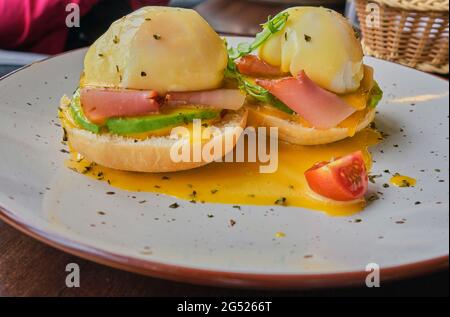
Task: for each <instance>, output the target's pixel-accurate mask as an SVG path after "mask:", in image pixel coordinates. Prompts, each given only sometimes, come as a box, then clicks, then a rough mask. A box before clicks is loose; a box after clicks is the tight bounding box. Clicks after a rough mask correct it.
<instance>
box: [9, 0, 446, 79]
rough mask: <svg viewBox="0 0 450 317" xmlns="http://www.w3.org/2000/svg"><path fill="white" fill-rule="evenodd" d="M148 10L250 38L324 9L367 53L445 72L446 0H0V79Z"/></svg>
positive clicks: (80, 44)
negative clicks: (293, 10)
mask: <svg viewBox="0 0 450 317" xmlns="http://www.w3.org/2000/svg"><path fill="white" fill-rule="evenodd" d="M69 3H76V4H78V5H79V8H80V16H81V18H80V25H79V27H67V25H66V17H67V15H68V13H67V12H66V6H67V5H68V4H69ZM374 4H375V5H376V6H375V7H373V5H374ZM146 5H170V6H177V7H185V8H193V9H195V10H197V11H198V12H199V13H200V14H201V15H202V16H203V17H204V18H205V19H206V20H207V21H208V22H209V23H210V24H211V25H212V27H213V28H214V29H215V30H216V31H217V32H219V33H221V34H224V35H240V36H253V35H255V34H256V33H257V32H258V31H259V30H260V24H261V23H263V22H264V21H266V19H267V17H268V16H269V15H274V14H276V13H278V12H279V11H282V10H284V9H286V8H287V7H290V6H297V5H312V6H324V7H328V8H331V9H334V10H336V11H338V12H340V13H342V14H344V15H346V16H347V17H348V18H349V20H350V21H351V22H352V23H353V25H354V26H355V29H357V30H359V31H361V33H362V43H363V47H364V50H365V52H366V54H368V55H372V56H375V57H378V58H382V59H386V60H391V61H394V62H397V63H401V64H404V65H407V66H410V67H414V68H417V69H420V70H423V71H427V72H433V73H439V74H444V75H445V74H448V42H449V41H448V39H449V30H448V21H449V19H448V0H435V1H430V0H414V1H412V0H0V76H1V75H4V74H5V73H8V72H10V71H12V70H13V69H15V68H17V67H18V66H20V65H25V64H28V63H30V62H32V61H34V60H39V59H42V58H45V57H46V56H49V55H54V54H58V53H62V52H64V51H68V50H72V49H77V48H80V47H85V46H89V45H91V44H92V42H94V41H95V40H96V39H97V38H98V37H99V36H100V35H101V34H103V33H104V32H105V31H106V29H107V28H108V27H109V26H110V24H111V23H112V22H113V21H115V20H117V19H118V18H120V17H122V16H124V15H126V14H128V13H130V12H131V11H133V10H136V9H138V8H140V7H142V6H146ZM358 21H363V23H359V22H358ZM368 21H369V22H368ZM371 22H376V23H377V27H375V28H374V27H368V25H367V24H368V23H369V24H370V23H371ZM360 26H361V27H360Z"/></svg>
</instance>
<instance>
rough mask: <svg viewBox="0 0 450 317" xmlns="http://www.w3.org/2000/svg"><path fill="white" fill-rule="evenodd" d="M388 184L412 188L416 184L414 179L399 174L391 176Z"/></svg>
mask: <svg viewBox="0 0 450 317" xmlns="http://www.w3.org/2000/svg"><path fill="white" fill-rule="evenodd" d="M390 182H391V184H393V185H395V186H397V187H414V186H416V184H417V180H416V179H414V178H412V177H409V176H404V175H400V174H395V175H394V176H392V178H391V180H390Z"/></svg>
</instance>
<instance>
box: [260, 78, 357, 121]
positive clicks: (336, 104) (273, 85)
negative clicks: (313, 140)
mask: <svg viewBox="0 0 450 317" xmlns="http://www.w3.org/2000/svg"><path fill="white" fill-rule="evenodd" d="M256 83H257V84H258V85H260V86H262V87H263V88H265V89H267V90H269V91H270V93H272V94H273V95H274V96H275V97H277V98H278V99H280V100H281V101H282V102H284V103H285V104H286V105H287V106H288V107H289V108H291V109H292V110H294V111H295V112H296V113H298V114H299V115H300V116H302V117H303V118H304V119H305V120H306V121H308V122H309V123H311V125H313V126H314V127H316V128H318V129H329V128H334V127H336V126H337V125H338V124H339V123H340V122H342V121H343V120H344V119H346V118H348V117H349V116H350V115H352V114H353V113H354V112H355V111H356V110H355V108H353V107H351V106H350V105H348V104H347V103H345V102H344V101H343V100H342V99H341V98H339V97H338V96H337V95H335V94H333V93H331V92H329V91H327V90H325V89H323V88H321V87H319V86H318V85H317V84H315V83H314V82H313V81H312V80H311V79H309V78H308V76H306V74H305V72H304V71H302V72H301V73H300V74H299V75H298V77H297V78H294V77H289V78H283V79H278V80H266V79H261V80H257V81H256Z"/></svg>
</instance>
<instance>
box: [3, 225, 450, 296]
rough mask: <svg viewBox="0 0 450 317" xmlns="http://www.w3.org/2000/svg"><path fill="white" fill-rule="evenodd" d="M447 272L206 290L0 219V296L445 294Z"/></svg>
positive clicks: (446, 293)
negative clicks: (77, 251) (131, 268)
mask: <svg viewBox="0 0 450 317" xmlns="http://www.w3.org/2000/svg"><path fill="white" fill-rule="evenodd" d="M69 263H77V264H78V265H79V266H80V277H81V279H80V281H81V282H80V288H67V287H66V285H65V280H66V276H67V273H66V272H65V268H66V265H67V264H69ZM448 278H449V276H448V272H442V273H436V274H433V275H430V276H427V277H422V278H416V279H411V280H409V281H403V282H396V283H390V284H386V285H382V287H381V288H380V289H368V288H360V289H328V290H320V291H307V292H305V291H303V292H300V291H283V292H275V291H261V290H232V289H222V288H212V287H204V286H196V285H188V284H183V283H175V282H170V281H164V280H160V279H154V278H149V277H145V276H140V275H137V274H133V273H128V272H124V271H119V270H115V269H112V268H109V267H105V266H101V265H98V264H95V263H92V262H89V261H85V260H82V259H80V258H77V257H74V256H72V255H69V254H66V253H63V252H61V251H58V250H56V249H53V248H51V247H48V246H46V245H44V244H42V243H40V242H37V241H35V240H33V239H32V238H29V237H28V236H26V235H24V234H22V233H20V232H18V231H17V230H15V229H13V228H11V227H10V226H8V225H7V224H5V223H3V222H1V221H0V297H1V296H179V297H185V296H214V297H228V296H270V297H277V296H380V295H388V296H396V295H398V296H408V295H411V296H419V295H423V296H448Z"/></svg>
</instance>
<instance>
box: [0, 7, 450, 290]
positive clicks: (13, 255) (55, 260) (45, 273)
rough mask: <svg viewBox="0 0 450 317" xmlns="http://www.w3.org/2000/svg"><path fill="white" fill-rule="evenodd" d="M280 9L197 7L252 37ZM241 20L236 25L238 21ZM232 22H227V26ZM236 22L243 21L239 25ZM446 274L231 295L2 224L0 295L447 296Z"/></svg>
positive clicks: (224, 26) (213, 19) (217, 21)
mask: <svg viewBox="0 0 450 317" xmlns="http://www.w3.org/2000/svg"><path fill="white" fill-rule="evenodd" d="M283 7H284V6H271V5H268V6H254V5H252V6H251V7H249V4H248V3H242V2H237V1H229V0H210V1H208V2H206V3H204V4H202V5H200V6H199V7H198V10H199V11H200V12H202V14H203V15H204V16H205V17H206V18H207V19H209V20H210V21H211V22H212V24H213V25H214V27H216V28H217V29H218V30H219V31H222V32H224V33H233V34H240V35H251V34H254V33H255V32H257V30H258V25H259V23H260V22H261V21H264V20H265V19H266V17H267V15H269V14H273V13H276V12H277V11H279V10H281V9H282V8H283ZM237 16H240V18H244V19H243V20H239V19H240V18H237ZM230 21H231V22H230ZM237 21H244V22H243V23H238V22H237ZM73 262H75V263H77V264H79V265H80V268H81V287H80V288H77V289H70V288H67V287H66V286H65V279H66V274H67V273H66V272H65V267H66V265H67V264H68V263H73ZM448 280H449V275H448V271H447V272H441V273H436V274H433V275H431V276H427V277H422V278H416V279H412V280H409V281H402V282H396V283H392V284H386V285H384V286H383V287H382V288H381V289H367V288H361V289H343V290H337V289H330V290H322V291H313V292H312V291H310V292H298V291H289V292H274V291H255V290H230V289H220V288H210V287H202V286H194V285H187V284H182V283H175V282H169V281H163V280H159V279H153V278H147V277H143V276H139V275H136V274H132V273H127V272H123V271H119V270H115V269H112V268H108V267H104V266H101V265H98V264H95V263H92V262H89V261H85V260H82V259H80V258H76V257H74V256H71V255H68V254H66V253H63V252H60V251H58V250H55V249H53V248H50V247H48V246H46V245H44V244H42V243H40V242H37V241H35V240H33V239H31V238H29V237H27V236H25V235H23V234H21V233H20V232H18V231H16V230H14V229H13V228H11V227H9V226H8V225H6V224H5V223H3V222H1V221H0V296H217V297H225V296H283V295H286V296H314V295H318V296H321V295H324V296H333V295H338V296H361V295H367V296H371V295H387V296H393V295H403V296H405V295H441V296H448Z"/></svg>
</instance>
